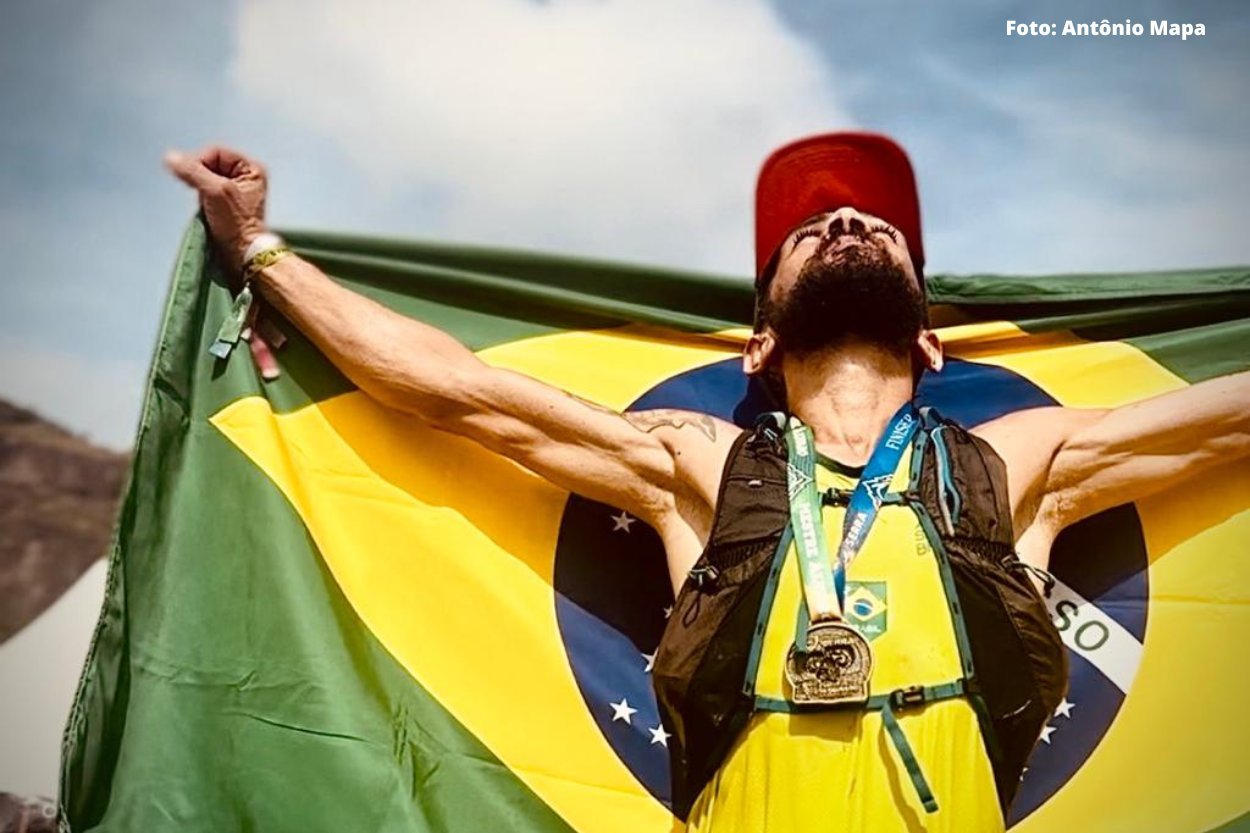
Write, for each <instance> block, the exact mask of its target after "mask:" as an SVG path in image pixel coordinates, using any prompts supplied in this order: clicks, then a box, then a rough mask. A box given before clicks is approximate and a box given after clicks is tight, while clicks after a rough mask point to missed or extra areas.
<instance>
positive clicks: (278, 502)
mask: <svg viewBox="0 0 1250 833" xmlns="http://www.w3.org/2000/svg"><path fill="white" fill-rule="evenodd" d="M287 237H288V239H289V240H290V241H291V242H292V244H293V245H294V247H295V248H296V249H297V250H298V251H299V252H300V254H301V255H303V256H304V257H306V258H308V259H310V260H311V261H313V262H315V263H317V264H318V265H320V266H321V267H322V268H323V269H324V270H325V271H326V272H327V273H328V274H330V275H332V276H334V277H335V278H336V279H337V280H339V281H341V282H342V283H344V284H345V285H347V286H349V287H350V288H352V289H354V290H356V291H359V292H361V293H364V294H365V295H368V296H369V297H371V298H374V299H375V300H377V301H380V302H381V303H383V304H385V305H387V306H388V307H390V308H392V309H394V310H397V311H399V312H401V313H403V314H405V315H409V316H412V317H414V318H417V319H420V320H422V321H425V322H429V323H432V324H434V325H437V326H439V327H442V328H444V329H446V330H447V331H448V332H450V333H451V334H452V335H454V336H455V337H456V338H458V339H460V340H461V341H463V342H464V343H465V344H467V345H468V346H469V347H470V348H472V349H473V350H474V351H476V352H477V353H478V355H480V356H481V357H482V358H483V359H484V360H485V361H487V362H489V363H491V364H494V365H497V366H500V367H506V368H511V369H514V370H517V371H521V372H524V373H528V374H531V375H534V376H536V377H538V378H540V379H543V380H545V381H547V382H549V383H551V384H553V385H556V386H558V387H560V388H563V389H565V390H567V391H569V392H571V393H574V394H576V395H578V396H582V397H585V398H586V399H589V400H593V401H594V402H597V403H600V404H602V405H605V406H608V407H611V408H615V409H619V410H630V409H645V408H655V407H675V408H691V409H696V410H700V411H705V412H710V413H713V414H716V415H718V416H720V417H723V418H725V419H729V420H732V421H734V422H737V423H738V424H740V425H749V424H751V422H752V421H753V420H754V418H755V416H756V415H757V414H758V413H759V412H760V411H761V410H762V409H765V408H767V403H766V401H765V400H764V399H763V398H762V396H761V393H760V391H759V390H757V389H756V387H754V385H753V384H749V383H748V380H747V379H746V378H745V377H744V376H743V374H742V372H741V369H740V362H739V353H740V351H741V347H742V344H743V342H744V340H745V338H746V336H747V333H748V329H747V328H748V322H749V321H750V315H751V306H752V289H751V284H750V281H748V280H746V279H744V278H728V277H718V276H711V275H701V274H687V273H678V272H671V271H663V270H657V269H646V268H638V267H632V266H625V265H620V264H608V263H600V262H593V261H587V260H575V259H569V258H561V257H552V256H547V255H541V254H534V253H520V252H509V251H494V250H487V249H472V248H467V247H453V246H446V245H435V244H425V243H415V242H410V241H396V240H381V239H369V238H360V237H348V236H341V235H332V234H310V233H288V234H287ZM929 288H930V295H931V299H932V301H933V303H934V304H935V305H937V306H936V307H935V316H936V320H937V321H938V322H939V323H940V324H941V325H942V326H941V328H940V331H939V332H940V335H941V338H942V340H943V342H944V344H945V346H946V350H947V353H948V356H950V357H951V358H952V360H951V361H950V362H949V364H948V366H947V368H946V369H945V370H944V371H943V372H942V373H940V374H929V375H928V376H927V377H926V378H925V379H924V380H923V382H922V385H921V390H920V398H921V399H922V400H924V401H925V402H927V403H929V404H933V405H935V406H937V407H938V408H939V410H941V411H942V412H944V413H946V414H948V415H950V416H952V417H955V418H957V419H959V420H962V421H963V422H964V423H965V424H967V425H975V424H977V423H980V422H984V421H985V420H989V419H993V418H995V417H997V416H999V415H1001V414H1004V413H1007V412H1010V411H1013V410H1017V409H1020V408H1029V407H1034V406H1040V405H1051V404H1056V403H1058V404H1062V405H1070V406H1077V407H1086V406H1092V407H1107V406H1116V405H1121V404H1124V403H1126V402H1131V401H1135V400H1138V399H1141V398H1144V397H1148V396H1151V395H1154V394H1159V393H1162V392H1164V391H1170V390H1175V389H1178V388H1183V387H1185V386H1186V385H1190V384H1193V383H1195V382H1198V381H1200V380H1202V379H1206V378H1210V377H1213V376H1217V375H1222V374H1227V373H1232V372H1235V371H1239V370H1244V369H1246V368H1250V349H1247V345H1250V270H1247V269H1245V268H1239V269H1211V270H1201V271H1188V272H1169V273H1151V274H1132V275H1063V276H1052V277H1043V278H1007V277H998V276H993V275H973V276H967V277H952V276H934V277H931V278H930V280H929ZM230 304H231V296H230V292H229V291H228V289H227V287H226V283H225V281H224V279H223V275H222V274H221V273H220V272H219V271H218V269H217V267H216V266H215V265H214V264H213V261H212V259H211V258H210V257H209V250H208V247H207V242H206V237H205V230H204V228H203V226H202V225H201V224H200V222H199V221H198V220H197V221H195V222H193V223H192V224H191V226H190V227H189V229H188V232H187V234H186V236H185V239H184V240H183V243H182V247H181V251H180V253H179V255H178V260H177V265H176V268H175V270H174V276H173V287H172V289H171V291H170V295H169V301H168V306H167V308H166V312H165V321H164V325H163V329H162V332H161V336H160V341H159V344H158V345H157V350H156V355H155V358H154V360H153V364H152V369H151V375H150V378H149V381H148V388H147V397H146V402H145V405H144V409H143V417H142V422H141V425H140V428H139V436H138V444H137V447H136V451H135V456H134V463H133V472H132V476H131V480H130V485H129V489H128V492H127V495H126V498H125V501H124V505H123V507H122V510H121V513H120V517H119V519H118V523H117V528H116V534H115V539H114V543H113V547H112V551H111V558H110V569H109V579H108V585H107V598H106V601H105V604H104V609H103V612H102V615H101V618H100V622H99V626H98V628H97V630H96V633H95V637H94V641H93V644H92V648H91V651H90V654H89V657H88V660H87V664H86V669H85V671H84V673H83V677H82V681H81V684H80V688H79V691H78V694H77V697H76V700H75V703H74V706H73V710H72V713H71V715H70V719H69V724H68V727H67V730H66V733H65V744H64V755H63V765H62V775H61V794H60V804H61V812H62V817H63V819H64V821H65V823H66V824H67V825H68V829H69V830H72V831H75V833H85V831H88V830H110V831H139V830H142V831H158V830H215V831H300V832H301V833H304V832H305V831H314V830H326V831H495V830H509V831H517V830H519V831H553V833H554V831H585V832H586V833H590V832H591V831H593V833H627V832H628V833H640V832H642V833H645V831H655V833H667V832H668V831H674V830H678V829H680V824H679V823H678V822H676V821H675V820H674V819H673V817H672V815H671V813H670V812H669V810H668V805H667V802H668V786H667V785H668V759H667V751H666V749H665V743H666V742H667V737H666V735H665V733H664V731H663V729H662V728H661V727H660V722H659V715H658V712H657V709H656V703H655V700H654V697H653V696H652V694H651V686H650V678H649V670H650V666H651V660H652V657H653V655H654V652H655V648H656V643H657V642H658V640H659V636H660V633H661V630H662V628H663V626H664V620H665V616H666V615H667V614H668V612H669V610H670V605H671V604H672V598H671V592H670V591H669V589H668V580H667V573H666V571H665V568H664V562H663V555H662V552H661V548H660V544H659V541H658V539H657V537H656V535H655V534H654V532H653V531H651V530H650V529H649V528H647V527H646V526H644V525H643V524H642V523H641V522H639V521H637V519H635V518H632V517H630V516H629V515H628V514H627V513H624V512H622V511H620V510H618V509H615V508H613V507H609V506H605V505H602V504H598V503H594V502H592V501H588V500H585V499H582V498H580V497H577V496H573V495H569V494H568V493H566V492H564V491H561V490H560V489H558V488H556V487H554V486H552V485H551V484H549V483H547V482H546V481H544V480H542V479H540V478H538V477H537V476H535V475H533V474H532V473H530V472H528V471H527V470H525V469H524V468H522V467H521V466H518V465H517V464H515V463H513V462H511V461H510V460H507V459H505V458H503V457H500V456H497V455H495V454H493V453H491V452H489V451H487V450H485V449H483V448H481V447H478V446H476V445H475V444H473V443H471V442H469V441H467V440H464V439H462V438H460V437H457V436H453V435H450V434H446V433H443V432H440V431H437V430H433V429H431V428H428V427H426V426H425V425H422V424H421V423H419V422H417V421H416V420H414V419H412V418H409V417H406V416H404V415H402V414H400V413H397V412H394V411H390V410H388V409H386V408H384V407H382V406H380V405H379V404H378V403H376V402H374V401H372V400H371V399H370V398H368V397H367V396H365V395H364V394H362V393H361V392H360V391H358V390H356V389H354V388H353V386H352V385H351V384H350V383H349V382H348V381H347V380H346V379H344V377H343V376H341V375H340V374H339V373H338V372H337V371H336V370H335V369H334V367H333V366H331V364H330V363H329V362H328V361H327V360H326V359H325V358H324V357H323V356H322V355H321V354H320V353H318V352H317V351H316V350H315V349H314V348H313V347H312V346H311V345H310V344H309V343H308V342H307V341H305V340H304V339H303V338H302V337H301V336H300V335H299V334H298V333H295V332H288V335H289V341H288V343H287V345H286V346H285V348H284V349H283V350H282V351H281V352H280V353H279V358H280V362H281V365H282V369H283V374H282V376H281V378H280V379H278V380H276V381H273V382H268V383H266V382H263V381H262V380H261V379H260V377H259V376H258V374H257V372H256V370H255V368H254V367H253V364H252V362H251V361H250V357H249V356H248V355H247V351H246V350H238V351H236V352H235V354H234V355H233V356H232V357H231V358H230V359H229V360H226V361H219V360H216V359H214V358H213V357H212V356H210V355H209V353H208V346H209V344H211V342H212V340H213V337H214V335H215V333H216V331H217V328H218V326H219V324H220V322H221V321H222V320H223V318H224V317H225V316H226V315H227V314H228V311H229V308H230ZM288 329H289V328H288ZM422 359H423V357H421V356H413V360H414V361H421V360H422ZM1248 510H1250V466H1247V465H1246V464H1245V462H1244V461H1241V462H1230V463H1229V464H1227V465H1224V466H1222V467H1218V468H1216V469H1213V470H1210V471H1209V472H1208V473H1206V474H1204V475H1203V476H1201V477H1200V478H1195V479H1193V480H1192V481H1190V482H1186V483H1184V484H1183V485H1182V486H1180V487H1178V488H1175V489H1173V490H1171V491H1169V492H1167V493H1165V494H1160V495H1157V496H1155V497H1152V498H1150V499H1148V500H1145V501H1142V502H1140V503H1138V504H1135V505H1126V506H1121V507H1118V508H1115V509H1112V510H1110V511H1108V512H1105V513H1103V514H1101V515H1099V516H1096V517H1094V518H1091V519H1089V520H1088V521H1086V522H1083V523H1081V524H1079V525H1077V526H1075V527H1073V528H1071V529H1070V530H1068V531H1067V532H1066V533H1065V534H1064V535H1063V537H1062V539H1061V540H1060V541H1059V543H1058V544H1057V545H1056V548H1055V553H1054V562H1053V564H1054V571H1055V573H1056V574H1057V577H1058V586H1057V589H1056V592H1055V594H1054V596H1053V597H1052V599H1051V600H1050V604H1051V608H1052V611H1053V614H1054V618H1055V621H1056V623H1057V624H1058V626H1059V628H1060V630H1061V632H1062V634H1063V637H1064V640H1065V642H1066V643H1067V646H1068V648H1069V651H1070V653H1071V659H1072V677H1071V685H1070V687H1069V691H1068V694H1067V697H1066V698H1065V700H1064V701H1063V703H1062V704H1061V705H1060V707H1059V709H1058V710H1057V711H1056V713H1055V715H1054V716H1053V718H1052V719H1051V721H1050V722H1049V724H1048V726H1047V727H1046V730H1045V732H1044V733H1043V736H1042V738H1041V742H1040V743H1039V744H1038V747H1037V750H1036V754H1035V755H1034V756H1033V759H1032V761H1031V762H1030V765H1029V768H1028V771H1027V772H1026V773H1025V775H1024V781H1023V784H1022V788H1021V792H1020V796H1019V799H1018V800H1017V802H1016V806H1015V808H1014V818H1013V820H1012V821H1013V823H1014V826H1015V829H1017V830H1019V831H1022V833H1023V832H1024V831H1030V833H1032V832H1033V831H1039V832H1040V831H1065V833H1078V831H1089V833H1093V831H1107V832H1108V833H1109V832H1110V831H1132V833H1142V831H1160V830H1167V831H1179V832H1180V833H1188V832H1189V831H1193V833H1203V832H1205V831H1214V830H1224V831H1231V830H1247V829H1250V815H1247V813H1248V812H1250V792H1247V790H1246V785H1247V783H1250V721H1247V720H1246V719H1245V718H1244V712H1245V709H1246V708H1247V705H1246V703H1247V700H1246V697H1247V695H1248V694H1250V685H1248V684H1250V673H1248V672H1247V670H1246V667H1247V666H1246V637H1247V636H1250V553H1248V552H1247V551H1246V550H1247V542H1248V541H1250V511H1248ZM874 615H881V616H885V617H888V615H889V614H888V611H877V612H876V613H874ZM883 621H884V620H883Z"/></svg>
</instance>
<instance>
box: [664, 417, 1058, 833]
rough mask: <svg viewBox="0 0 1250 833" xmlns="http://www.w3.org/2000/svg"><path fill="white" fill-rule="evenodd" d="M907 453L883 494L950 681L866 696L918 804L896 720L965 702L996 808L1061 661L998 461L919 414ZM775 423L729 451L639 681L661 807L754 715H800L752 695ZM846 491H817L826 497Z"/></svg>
mask: <svg viewBox="0 0 1250 833" xmlns="http://www.w3.org/2000/svg"><path fill="white" fill-rule="evenodd" d="M920 419H921V425H920V430H919V431H917V433H916V437H915V440H914V443H913V447H912V450H911V465H910V471H909V473H908V475H907V477H906V482H907V487H906V489H905V490H904V491H902V492H900V493H891V494H888V495H886V499H885V503H886V504H887V505H888V504H890V503H894V504H902V505H904V506H907V507H909V508H910V509H911V510H912V511H913V512H915V514H916V518H917V521H918V523H919V527H920V529H921V530H923V533H924V536H925V538H926V539H927V541H928V544H929V547H928V550H929V551H930V552H931V553H932V557H934V558H935V559H936V560H937V566H938V572H939V574H940V576H941V581H942V586H943V589H944V591H945V597H946V604H947V607H948V609H949V615H950V620H951V625H952V628H953V631H954V634H955V637H956V642H957V644H958V653H959V664H960V670H959V673H958V674H956V675H954V677H953V678H952V679H950V680H945V681H937V682H934V681H925V683H926V684H920V682H919V681H917V683H916V684H914V685H902V686H900V687H898V688H896V689H894V690H892V691H890V692H879V693H878V692H874V695H873V697H872V698H871V699H870V700H869V702H868V703H867V704H864V705H858V706H845V707H840V708H858V709H871V710H879V711H881V713H882V717H883V722H884V725H885V727H886V728H887V730H889V734H890V739H891V741H892V742H893V743H894V745H895V748H896V749H897V750H898V752H899V754H900V756H901V758H902V759H903V761H904V763H905V765H906V766H907V769H908V773H909V775H910V776H911V780H912V782H913V784H914V785H915V787H916V789H917V790H918V791H919V792H921V794H922V795H921V797H922V798H924V799H925V803H926V804H928V803H929V801H930V800H931V796H929V797H926V796H925V795H924V791H925V790H926V789H927V785H926V783H925V780H924V777H923V773H921V772H920V771H919V768H918V766H917V765H916V761H915V758H914V756H913V755H912V754H911V750H910V746H909V745H908V742H907V738H906V734H905V733H904V732H903V731H902V729H901V728H900V726H899V721H898V720H897V717H896V715H897V714H899V713H902V712H905V711H906V710H907V709H909V708H914V707H917V706H920V705H923V704H925V703H929V702H933V701H937V700H944V699H950V698H956V697H960V698H966V699H967V700H968V702H969V703H970V704H971V705H972V707H973V709H974V710H975V711H976V713H977V716H978V719H979V723H980V727H981V733H982V736H983V737H984V739H985V745H986V748H987V751H988V753H989V758H990V763H991V766H992V769H993V774H994V782H995V787H996V790H997V794H998V799H999V804H1000V807H1001V808H1002V810H1003V813H1004V814H1005V813H1006V810H1007V807H1008V806H1009V805H1010V802H1011V800H1012V798H1013V797H1014V796H1015V792H1016V788H1017V787H1018V785H1019V780H1020V775H1021V773H1022V771H1023V769H1024V765H1025V763H1026V761H1027V759H1028V755H1029V753H1030V752H1031V751H1032V749H1033V746H1034V744H1035V743H1036V741H1037V739H1038V736H1039V735H1040V733H1041V730H1042V728H1043V727H1044V725H1045V723H1046V721H1047V720H1048V719H1049V718H1050V717H1051V715H1052V714H1053V713H1054V709H1055V707H1056V706H1057V705H1058V704H1059V702H1060V699H1061V698H1062V696H1063V694H1064V692H1065V690H1066V681H1067V657H1066V653H1065V651H1064V648H1063V643H1062V641H1061V639H1060V637H1059V634H1058V631H1057V630H1056V628H1055V626H1054V624H1053V623H1052V622H1051V620H1050V616H1049V614H1048V612H1047V610H1046V607H1045V604H1044V602H1043V601H1042V599H1041V598H1039V596H1038V594H1037V592H1036V591H1035V589H1034V587H1033V585H1032V583H1031V582H1030V579H1029V577H1028V572H1029V570H1030V568H1029V567H1028V566H1027V565H1025V564H1024V563H1023V562H1021V561H1020V560H1019V559H1018V557H1017V556H1016V554H1015V549H1014V535H1013V531H1012V523H1011V512H1010V505H1009V503H1008V499H1007V480H1006V467H1005V466H1004V464H1003V461H1002V459H1001V458H999V457H998V455H997V454H996V453H995V452H994V450H993V449H992V448H990V446H989V445H988V444H987V443H985V442H984V441H982V440H980V439H979V438H977V437H974V436H972V435H971V434H969V433H968V432H967V431H965V430H964V429H962V428H961V427H959V426H958V425H956V424H955V423H953V422H950V421H948V420H946V419H944V418H943V417H941V416H940V415H938V414H937V413H936V412H935V411H933V410H932V409H929V408H924V409H921V412H920ZM784 424H785V423H784V418H783V415H781V414H765V415H764V416H762V417H761V418H760V420H759V421H758V422H757V423H756V425H755V428H754V430H751V431H746V432H743V433H742V434H741V435H740V436H739V437H738V438H737V439H736V440H735V442H734V445H733V446H732V448H731V449H730V453H729V457H728V460H727V461H726V465H725V470H724V473H723V475H722V478H721V483H720V492H719V497H718V501H717V507H716V516H715V518H714V520H713V525H712V531H711V534H710V535H709V537H708V544H707V547H706V549H705V550H704V552H703V554H702V555H701V556H700V558H699V559H698V561H697V562H696V563H695V565H694V567H693V568H692V569H691V571H690V574H689V577H688V578H687V580H686V582H685V583H684V584H683V586H682V588H681V592H680V593H679V594H678V597H677V601H676V604H675V606H674V610H673V613H672V615H671V616H670V618H669V621H668V624H667V626H666V628H665V632H664V636H663V638H662V639H661V642H660V646H659V650H658V653H657V655H656V658H655V665H654V667H653V669H652V675H653V684H654V686H655V690H656V695H657V699H658V701H659V706H660V714H661V718H662V720H663V723H664V727H665V729H666V730H667V731H668V732H669V733H670V734H671V737H670V739H669V742H668V748H669V755H670V766H671V773H672V801H673V812H674V813H675V814H676V815H677V816H678V817H680V818H683V819H684V818H686V817H687V815H688V813H689V811H690V808H691V805H692V804H693V802H694V801H695V799H696V798H697V797H698V795H699V793H700V792H701V791H702V790H703V788H704V786H705V785H706V784H707V783H708V781H709V780H710V779H711V778H712V776H713V775H714V774H715V773H716V771H717V770H718V769H719V768H720V766H721V764H722V762H723V761H724V760H725V757H726V755H727V754H728V753H729V750H730V749H731V747H732V746H733V744H734V742H735V741H736V740H737V738H738V736H739V734H740V733H741V732H742V731H743V729H744V728H745V727H746V725H747V723H748V722H749V721H750V719H751V717H752V715H753V714H755V713H757V712H759V711H799V710H801V709H802V708H814V709H822V708H829V707H800V706H797V705H795V704H793V703H790V702H788V701H787V700H786V699H785V698H784V697H777V696H775V693H764V694H761V693H758V692H757V691H756V690H755V688H756V672H757V670H758V666H759V660H760V650H761V643H762V641H763V636H764V631H765V627H766V624H767V622H768V619H769V614H770V612H771V608H772V603H773V598H774V596H775V593H776V586H777V581H778V578H779V576H780V573H781V569H782V566H783V564H784V561H785V556H786V553H787V552H788V551H789V550H790V544H791V540H792V531H791V529H790V517H789V502H788V498H787V492H786V459H787V451H786V444H785V438H784V430H783V426H784ZM847 497H848V496H847V495H846V494H845V493H842V492H835V493H833V494H828V495H826V498H825V499H826V500H827V501H831V502H837V501H842V502H843V504H844V503H845V501H846V499H847Z"/></svg>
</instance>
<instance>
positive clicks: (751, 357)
mask: <svg viewBox="0 0 1250 833" xmlns="http://www.w3.org/2000/svg"><path fill="white" fill-rule="evenodd" d="M776 349H777V337H776V335H774V334H773V331H772V329H771V328H770V327H764V329H763V330H758V331H756V332H753V333H751V337H750V338H748V339H747V343H746V346H745V347H743V348H742V372H743V373H745V374H746V375H748V376H754V375H756V374H758V373H762V372H763V370H764V368H765V367H767V366H768V361H769V359H770V358H771V357H772V355H773V351H774V350H776Z"/></svg>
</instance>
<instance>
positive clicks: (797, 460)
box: [786, 402, 920, 620]
mask: <svg viewBox="0 0 1250 833" xmlns="http://www.w3.org/2000/svg"><path fill="white" fill-rule="evenodd" d="M919 425H920V419H919V415H918V412H917V411H916V406H915V405H914V404H912V403H911V402H907V403H906V404H904V405H903V406H902V407H901V408H899V409H898V411H896V412H895V414H894V416H893V417H891V418H890V422H889V427H888V428H887V429H886V431H885V433H884V434H882V435H881V438H880V439H879V440H877V445H876V447H875V448H874V449H873V451H872V456H871V457H869V458H868V463H867V465H865V466H864V471H863V474H861V475H860V478H859V482H858V483H857V484H856V485H855V490H854V491H853V492H852V493H851V498H850V501H849V502H848V504H847V507H846V517H845V518H844V519H843V523H842V542H841V544H840V545H839V546H838V553H837V558H836V559H835V560H834V563H833V565H832V566H831V565H830V564H829V551H828V548H827V546H826V544H825V535H824V526H823V524H822V523H821V517H820V498H819V496H818V490H817V488H816V444H815V440H814V438H813V437H812V430H811V429H810V428H808V427H807V426H806V425H804V424H803V423H802V422H801V421H800V420H799V419H798V417H795V416H791V417H790V423H789V428H788V430H787V431H786V445H787V447H788V449H789V461H788V463H787V465H786V481H787V485H788V487H789V493H790V521H791V525H792V527H793V532H794V542H795V548H796V550H797V551H798V556H799V567H800V574H801V575H802V578H803V594H804V599H805V601H806V605H807V612H808V614H809V616H810V618H811V619H815V620H819V619H822V618H834V619H841V618H843V616H842V605H843V601H844V600H845V598H846V568H847V567H848V566H850V563H851V562H852V561H854V560H855V557H856V556H857V555H859V551H860V549H861V548H863V546H864V540H865V539H866V538H867V537H868V532H869V530H871V529H872V525H873V523H874V522H875V521H876V520H877V512H878V510H879V509H880V508H881V502H882V501H883V500H884V497H885V493H886V492H887V491H889V488H890V481H892V480H893V479H894V472H895V470H897V469H898V464H899V461H900V460H902V458H903V453H904V452H905V451H906V450H907V448H908V446H910V445H911V442H912V438H913V437H915V435H916V429H917V427H919Z"/></svg>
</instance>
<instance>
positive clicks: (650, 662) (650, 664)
mask: <svg viewBox="0 0 1250 833" xmlns="http://www.w3.org/2000/svg"><path fill="white" fill-rule="evenodd" d="M642 658H643V659H645V660H646V661H647V667H646V668H644V669H642V670H643V673H645V674H650V673H651V669H652V668H654V667H655V651H652V652H651V653H649V654H643V655H642Z"/></svg>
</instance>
